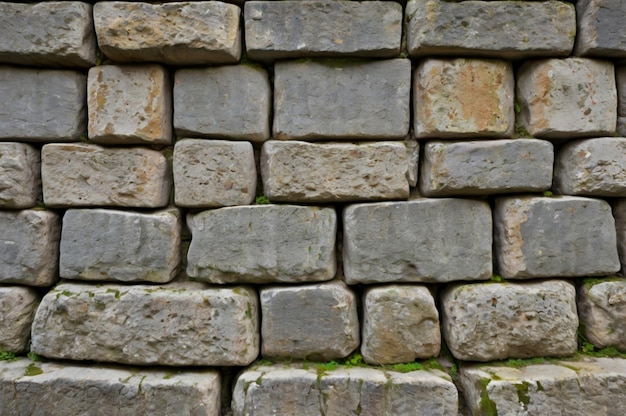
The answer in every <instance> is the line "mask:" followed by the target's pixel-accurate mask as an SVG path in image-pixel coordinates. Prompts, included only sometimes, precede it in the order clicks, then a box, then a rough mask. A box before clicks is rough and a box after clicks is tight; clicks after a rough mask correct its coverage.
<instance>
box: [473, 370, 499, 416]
mask: <svg viewBox="0 0 626 416" xmlns="http://www.w3.org/2000/svg"><path fill="white" fill-rule="evenodd" d="M490 382H491V380H490V379H488V378H481V379H480V380H479V381H478V383H479V387H480V414H481V415H482V416H498V407H497V406H496V403H495V402H494V401H493V400H491V398H489V392H488V391H487V386H488V385H489V383H490Z"/></svg>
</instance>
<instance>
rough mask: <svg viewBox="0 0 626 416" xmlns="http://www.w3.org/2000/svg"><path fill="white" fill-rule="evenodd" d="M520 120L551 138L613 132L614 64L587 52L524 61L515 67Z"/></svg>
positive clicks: (538, 134) (568, 137)
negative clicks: (588, 56)
mask: <svg viewBox="0 0 626 416" xmlns="http://www.w3.org/2000/svg"><path fill="white" fill-rule="evenodd" d="M516 99H517V102H518V105H519V109H520V114H519V115H518V122H519V123H520V125H521V126H523V127H524V128H525V129H526V130H527V131H528V132H529V133H530V134H531V135H532V136H536V137H541V138H549V139H571V138H574V137H589V136H607V135H612V134H613V132H615V127H616V122H617V91H616V87H615V74H614V70H613V64H612V63H611V62H608V61H595V60H591V59H585V58H567V59H543V60H538V61H528V62H525V63H524V64H523V65H522V66H521V67H520V68H519V70H518V72H517V89H516Z"/></svg>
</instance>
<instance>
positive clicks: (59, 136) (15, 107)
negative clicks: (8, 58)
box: [0, 65, 87, 142]
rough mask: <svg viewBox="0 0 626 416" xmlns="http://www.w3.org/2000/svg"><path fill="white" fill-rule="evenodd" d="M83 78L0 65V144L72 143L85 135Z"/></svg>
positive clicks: (50, 70) (70, 72) (84, 83)
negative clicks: (1, 142) (8, 142)
mask: <svg viewBox="0 0 626 416" xmlns="http://www.w3.org/2000/svg"><path fill="white" fill-rule="evenodd" d="M86 91H87V83H86V77H85V75H83V74H81V73H79V72H75V71H69V70H58V69H28V68H18V67H11V66H1V65H0V97H2V100H0V140H3V141H7V140H9V141H14V140H20V141H32V142H55V141H75V140H78V139H79V138H80V136H81V135H83V134H85V132H86V131H87V111H86V106H85V104H84V103H85V101H86V98H85V97H86V94H87V92H86Z"/></svg>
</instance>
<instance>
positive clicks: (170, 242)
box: [59, 208, 182, 283]
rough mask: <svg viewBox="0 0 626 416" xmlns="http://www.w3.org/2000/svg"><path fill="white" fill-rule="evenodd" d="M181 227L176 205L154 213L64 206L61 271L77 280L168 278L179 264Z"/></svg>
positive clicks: (61, 274) (69, 277) (148, 280)
mask: <svg viewBox="0 0 626 416" xmlns="http://www.w3.org/2000/svg"><path fill="white" fill-rule="evenodd" d="M181 228H182V219H181V217H180V213H179V212H178V210H177V209H175V208H172V209H167V210H164V211H158V212H154V213H147V212H146V213H144V212H130V211H117V210H108V209H70V210H67V211H66V212H65V215H64V216H63V228H62V232H61V254H60V258H59V275H60V276H61V277H62V278H65V279H79V280H109V281H111V280H113V281H115V280H118V281H123V282H141V281H145V282H154V283H165V282H169V281H170V280H172V279H173V278H174V276H175V275H176V272H177V271H178V265H179V263H180V234H181Z"/></svg>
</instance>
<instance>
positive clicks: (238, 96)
mask: <svg viewBox="0 0 626 416" xmlns="http://www.w3.org/2000/svg"><path fill="white" fill-rule="evenodd" d="M271 105H272V91H271V87H270V82H269V77H268V75H267V71H266V70H264V69H263V68H261V67H256V66H251V65H238V66H221V67H212V68H201V69H179V70H177V71H176V75H175V81H174V129H175V130H176V134H177V135H178V136H183V137H225V138H229V139H241V140H250V141H255V142H260V141H264V140H267V139H268V138H269V137H270V111H271Z"/></svg>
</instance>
